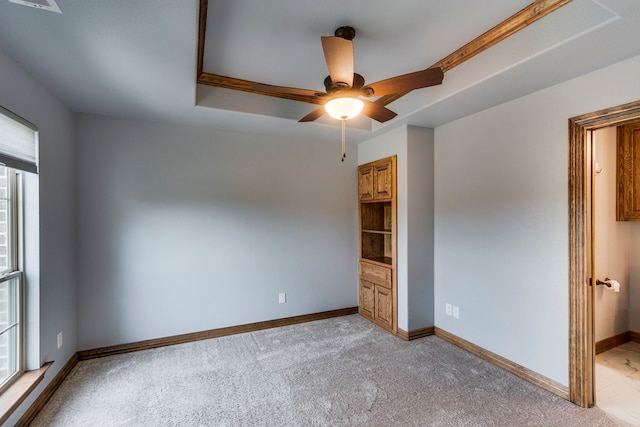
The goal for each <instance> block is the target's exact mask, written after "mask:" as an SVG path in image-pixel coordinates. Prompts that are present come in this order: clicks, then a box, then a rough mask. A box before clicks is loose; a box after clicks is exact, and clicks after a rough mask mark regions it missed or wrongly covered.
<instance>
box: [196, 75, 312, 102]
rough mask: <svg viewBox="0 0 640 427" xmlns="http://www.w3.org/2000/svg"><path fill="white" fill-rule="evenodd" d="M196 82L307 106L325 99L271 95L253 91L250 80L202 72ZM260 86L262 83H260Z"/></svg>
mask: <svg viewBox="0 0 640 427" xmlns="http://www.w3.org/2000/svg"><path fill="white" fill-rule="evenodd" d="M197 82H198V83H199V84H203V85H207V86H215V87H221V88H225V89H233V90H239V91H242V92H249V93H254V94H256V95H266V96H275V97H276V98H283V99H289V100H292V101H300V102H306V103H308V104H318V105H320V104H324V101H325V99H324V98H320V97H317V96H309V95H296V94H293V93H280V92H278V93H273V92H266V91H261V90H256V89H253V87H252V86H253V85H254V84H257V82H252V81H250V80H242V79H236V78H235V77H227V76H221V75H219V74H211V73H205V72H202V73H200V75H199V76H198V80H197ZM260 84H262V83H260Z"/></svg>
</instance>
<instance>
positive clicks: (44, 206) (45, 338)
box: [0, 50, 76, 425]
mask: <svg viewBox="0 0 640 427" xmlns="http://www.w3.org/2000/svg"><path fill="white" fill-rule="evenodd" d="M0 76H2V77H1V78H0V105H2V106H3V107H5V108H7V109H9V110H11V111H13V112H14V113H16V114H18V115H20V116H22V117H24V118H25V119H27V120H29V121H30V122H32V123H34V124H35V125H36V126H38V128H39V130H40V152H39V156H40V175H39V205H40V223H39V240H40V253H39V265H36V266H33V265H32V266H31V270H32V272H33V275H31V279H33V280H32V281H30V282H29V283H28V284H27V286H28V287H29V286H31V285H33V284H34V283H33V282H34V281H36V280H39V282H40V286H39V295H34V293H33V292H31V293H30V294H28V295H27V298H29V300H30V301H33V302H34V304H32V305H30V307H29V308H30V309H31V310H30V312H29V313H27V315H28V316H29V318H30V319H31V320H33V321H34V322H36V324H31V325H29V327H30V332H34V331H35V333H36V334H37V333H38V330H39V337H38V336H36V337H34V336H33V334H31V336H30V337H28V339H29V340H30V342H33V341H35V343H37V348H36V349H35V350H36V353H37V354H36V355H35V357H30V358H29V359H30V360H31V359H35V360H36V363H37V362H38V359H39V362H40V364H42V363H43V362H45V361H51V360H53V361H55V362H56V363H55V364H54V365H53V367H51V368H50V369H49V370H48V371H47V374H46V377H45V380H44V381H43V382H42V383H41V384H40V385H39V386H38V388H37V389H36V391H35V392H33V393H32V394H31V395H30V396H29V398H28V399H27V400H26V401H25V402H24V403H23V404H22V405H21V406H20V407H19V408H18V410H17V411H16V412H15V413H14V415H13V416H12V417H11V418H10V419H9V420H8V421H7V425H13V424H14V423H15V421H16V420H17V419H18V418H19V417H20V416H21V415H22V414H23V413H24V411H25V410H26V409H27V408H28V406H29V405H30V404H31V403H32V402H33V400H34V399H35V398H36V396H37V395H38V394H39V393H40V391H41V390H43V389H44V387H45V386H46V385H47V384H48V383H49V382H50V381H51V378H53V376H54V375H55V374H56V373H57V372H58V371H59V370H60V368H62V366H63V365H64V364H65V363H66V362H67V361H68V360H69V358H70V357H71V356H72V355H73V354H74V353H75V351H76V257H75V255H76V229H75V223H76V210H75V209H76V198H75V153H74V150H75V137H74V117H73V114H72V113H71V112H70V111H69V110H68V109H67V108H66V107H65V106H64V105H63V104H62V103H61V102H60V101H58V100H57V99H56V98H55V97H54V96H53V95H52V94H51V93H50V92H49V91H48V90H47V89H46V88H45V87H44V86H42V85H41V84H40V83H39V82H38V81H36V80H35V79H34V78H33V77H31V76H30V75H29V73H28V72H27V71H26V70H24V69H23V68H22V67H21V66H20V65H19V64H18V63H16V62H15V61H14V60H13V59H12V58H10V57H9V56H8V55H7V54H6V53H5V52H4V51H2V50H0ZM33 183H34V180H29V184H33ZM36 185H37V183H36ZM35 194H37V189H36V192H35ZM32 217H33V216H32ZM30 259H31V260H34V259H35V260H37V259H38V254H35V256H31V257H30ZM38 270H39V274H38ZM34 275H35V276H34ZM38 276H39V277H38ZM38 302H39V307H38V306H37V305H38ZM34 305H35V306H34ZM33 311H36V313H34V312H33ZM58 332H63V337H64V340H63V341H64V343H63V346H62V348H61V349H60V350H58V349H57V343H56V335H57V333H58ZM34 346H35V344H34V345H32V346H31V347H30V348H31V350H32V351H33V349H34ZM29 368H34V366H29Z"/></svg>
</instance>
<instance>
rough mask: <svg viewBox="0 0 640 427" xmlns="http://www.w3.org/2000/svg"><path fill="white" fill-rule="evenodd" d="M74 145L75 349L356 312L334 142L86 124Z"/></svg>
mask: <svg viewBox="0 0 640 427" xmlns="http://www.w3.org/2000/svg"><path fill="white" fill-rule="evenodd" d="M77 137H78V211H79V222H78V227H79V228H78V234H79V246H78V249H79V254H78V260H79V261H78V262H79V269H78V275H79V279H78V280H79V293H78V324H79V348H80V349H90V348H95V347H100V346H106V345H114V344H121V343H127V342H133V341H138V340H144V339H151V338H159V337H166V336H170V335H175V334H182V333H188V332H195V331H202V330H208V329H213V328H221V327H225V326H231V325H239V324H244V323H250V322H257V321H263V320H270V319H275V318H282V317H288V316H294V315H299V314H307V313H314V312H320V311H325V310H332V309H339V308H344V307H353V306H357V305H358V294H357V241H358V237H357V192H356V189H357V188H356V187H357V180H356V171H357V168H356V156H355V155H352V156H349V157H347V160H346V161H345V162H344V163H342V162H340V160H339V144H337V143H336V141H328V142H326V143H318V142H308V141H299V140H286V139H277V138H272V137H265V136H260V135H251V134H240V133H225V132H220V131H215V130H211V129H202V128H195V127H185V126H177V125H168V124H158V123H152V122H142V121H135V120H124V119H114V118H107V117H101V116H94V115H79V116H78V118H77ZM279 292H286V294H287V302H286V304H278V293H279Z"/></svg>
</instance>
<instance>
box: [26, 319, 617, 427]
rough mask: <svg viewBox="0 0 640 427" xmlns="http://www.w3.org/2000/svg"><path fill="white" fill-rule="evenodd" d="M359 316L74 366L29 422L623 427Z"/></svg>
mask: <svg viewBox="0 0 640 427" xmlns="http://www.w3.org/2000/svg"><path fill="white" fill-rule="evenodd" d="M623 425H625V424H624V423H622V422H621V421H618V420H616V419H614V418H610V417H609V416H608V415H606V414H605V413H604V412H602V411H601V410H599V409H597V408H593V409H583V408H579V407H577V406H575V405H573V404H571V403H569V402H567V401H565V400H563V399H561V398H559V397H557V396H555V395H552V394H550V393H548V392H546V391H544V390H541V389H539V388H537V387H535V386H533V385H531V384H529V383H527V382H525V381H523V380H521V379H519V378H518V377H516V376H514V375H512V374H510V373H508V372H505V371H503V370H501V369H499V368H497V367H495V366H493V365H491V364H489V363H487V362H485V361H484V360H481V359H479V358H477V357H475V356H473V355H471V354H469V353H467V352H466V351H464V350H461V349H459V348H457V347H455V346H453V345H451V344H449V343H447V342H445V341H443V340H441V339H440V338H437V337H435V336H431V337H426V338H422V339H419V340H415V341H411V342H405V341H402V340H401V339H399V338H397V337H394V336H392V335H391V334H389V333H387V332H385V331H383V330H382V329H380V328H378V327H377V326H375V325H373V324H371V323H370V322H368V321H366V320H364V319H363V318H361V317H360V316H358V315H353V316H345V317H339V318H334V319H328V320H321V321H317V322H310V323H305V324H300V325H295V326H288V327H283V328H277V329H269V330H265V331H259V332H254V333H249V334H242V335H235V336H230V337H224V338H219V339H213V340H207V341H200V342H194V343H188V344H181V345H176V346H172V347H163V348H158V349H154V350H147V351H142V352H137V353H129V354H123V355H117V356H110V357H105V358H101V359H93V360H87V361H83V362H80V363H78V365H77V366H76V367H75V368H74V370H73V371H72V372H71V374H70V375H69V376H68V377H67V379H66V380H65V381H64V383H63V384H62V385H61V386H60V388H59V389H58V391H57V392H56V393H55V395H54V396H53V397H52V399H51V400H50V401H49V403H48V404H47V406H46V407H45V408H44V409H43V410H42V412H41V413H40V414H39V415H38V417H37V418H36V420H35V421H34V422H33V424H32V426H34V427H39V426H64V427H71V426H82V427H87V426H154V427H160V426H189V427H191V426H385V427H386V426H562V427H567V426H580V427H587V426H589V427H591V426H623Z"/></svg>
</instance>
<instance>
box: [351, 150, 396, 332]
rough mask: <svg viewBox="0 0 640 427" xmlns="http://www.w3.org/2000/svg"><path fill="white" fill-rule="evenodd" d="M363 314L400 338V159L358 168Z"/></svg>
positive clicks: (361, 302) (382, 161)
mask: <svg viewBox="0 0 640 427" xmlns="http://www.w3.org/2000/svg"><path fill="white" fill-rule="evenodd" d="M358 195H359V203H358V207H359V208H358V215H359V231H360V233H359V235H360V245H359V247H360V262H359V279H360V280H359V282H360V284H359V313H360V314H361V315H362V316H364V317H365V318H367V319H369V320H371V321H373V322H375V323H376V324H378V325H380V326H381V327H383V328H385V329H387V330H388V331H390V332H392V333H394V334H397V331H398V326H397V323H398V322H397V311H398V309H397V307H398V300H397V280H396V259H397V249H396V244H397V237H396V236H397V223H396V219H397V214H396V156H392V157H387V158H385V159H381V160H377V161H375V162H371V163H367V164H364V165H361V166H359V167H358Z"/></svg>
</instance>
